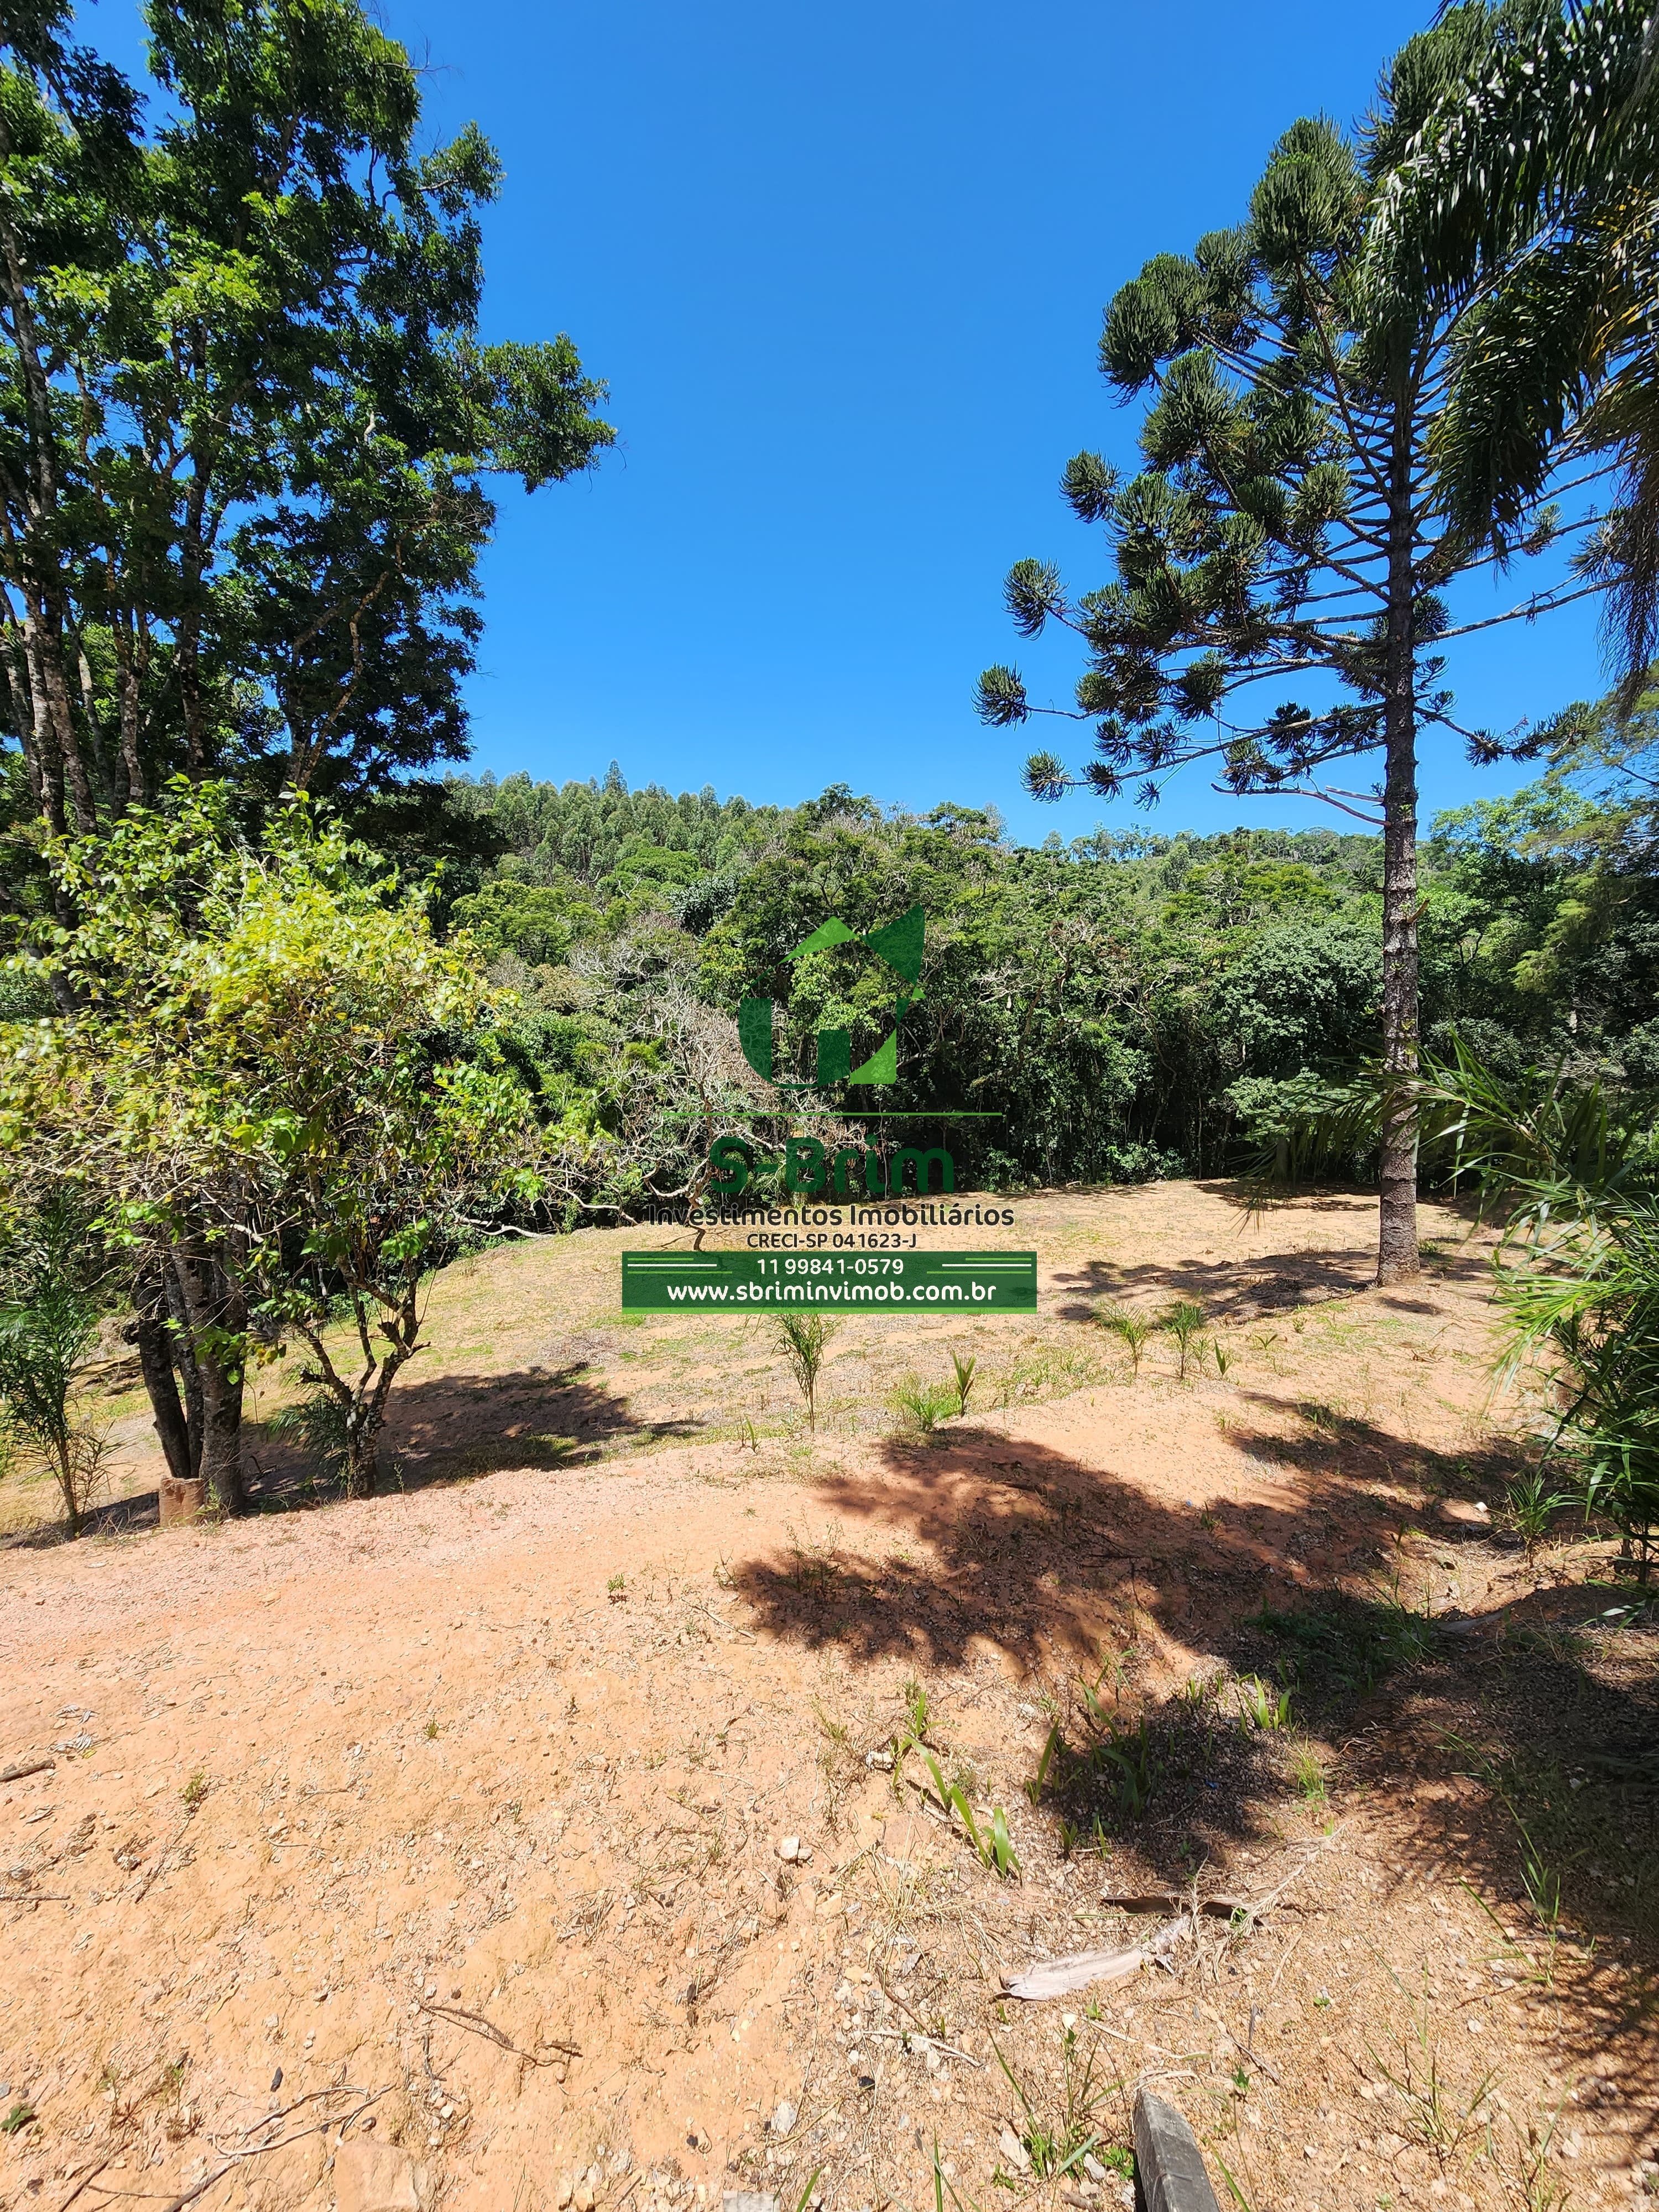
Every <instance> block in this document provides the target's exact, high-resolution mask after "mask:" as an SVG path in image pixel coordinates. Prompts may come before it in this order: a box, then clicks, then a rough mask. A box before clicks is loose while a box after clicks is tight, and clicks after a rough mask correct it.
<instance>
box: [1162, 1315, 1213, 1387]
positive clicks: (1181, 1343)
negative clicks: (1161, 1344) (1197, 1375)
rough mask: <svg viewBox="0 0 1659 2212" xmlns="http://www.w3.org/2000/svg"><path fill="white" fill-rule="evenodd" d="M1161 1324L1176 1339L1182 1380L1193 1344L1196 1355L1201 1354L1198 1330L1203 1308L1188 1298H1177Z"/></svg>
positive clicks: (1202, 1323) (1185, 1375)
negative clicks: (1196, 1350) (1196, 1349)
mask: <svg viewBox="0 0 1659 2212" xmlns="http://www.w3.org/2000/svg"><path fill="white" fill-rule="evenodd" d="M1163 1326H1164V1328H1166V1329H1167V1330H1168V1331H1169V1333H1170V1335H1171V1336H1172V1337H1174V1339H1175V1340H1176V1352H1177V1353H1178V1354H1179V1356H1180V1360H1181V1379H1182V1382H1183V1383H1184V1382H1185V1381H1186V1380H1187V1365H1188V1361H1189V1360H1191V1359H1192V1358H1194V1346H1198V1353H1197V1356H1198V1357H1199V1358H1202V1356H1203V1352H1202V1346H1201V1343H1200V1340H1199V1334H1198V1332H1199V1331H1200V1328H1203V1326H1204V1309H1203V1307H1202V1306H1199V1305H1194V1304H1193V1302H1192V1300H1191V1299H1190V1298H1177V1299H1176V1302H1175V1304H1173V1305H1172V1306H1171V1307H1170V1310H1169V1311H1168V1312H1167V1313H1166V1314H1165V1315H1164V1322H1163Z"/></svg>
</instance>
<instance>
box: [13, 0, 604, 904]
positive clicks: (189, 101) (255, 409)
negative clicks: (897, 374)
mask: <svg viewBox="0 0 1659 2212" xmlns="http://www.w3.org/2000/svg"><path fill="white" fill-rule="evenodd" d="M68 12H69V11H68V9H67V7H66V6H64V5H63V4H61V0H43V4H41V5H40V6H37V7H33V8H31V9H27V10H25V11H24V12H23V15H22V16H21V18H19V17H18V15H17V14H16V11H13V12H12V14H11V15H9V17H8V18H7V19H6V22H5V24H4V25H3V26H0V512H3V517H4V525H5V526H4V529H3V532H0V662H3V667H4V673H5V678H6V684H7V687H8V696H9V723H10V730H11V734H12V736H13V737H14V738H15V741H16V743H17V744H18V746H19V748H20V749H21V754H22V757H23V760H24V762H25V763H26V766H27V775H28V778H29V781H30V785H31V787H32V793H33V801H34V805H35V809H36V811H38V813H39V814H40V817H41V818H42V821H43V823H44V824H45V826H46V829H47V830H48V831H50V832H51V833H52V834H61V833H63V832H64V830H65V829H71V830H72V831H73V832H74V834H76V836H88V835H89V834H91V833H92V832H93V831H94V829H95V828H97V827H98V826H99V825H100V823H107V822H108V821H109V820H111V819H113V818H115V817H118V816H119V815H120V813H121V812H122V811H124V809H125V808H126V807H127V806H129V805H137V804H140V803H143V802H144V801H146V800H147V799H154V797H155V794H156V793H158V792H159V791H160V789H161V787H162V786H163V784H164V782H165V781H166V780H167V778H168V777H169V776H170V775H173V774H174V773H178V772H184V773H186V774H188V775H191V777H192V778H195V779H197V780H201V779H203V778H206V777H210V776H214V775H224V774H226V773H228V772H235V773H237V774H241V775H246V776H247V777H248V778H249V779H250V780H251V782H252V786H253V787H254V788H255V789H258V790H264V791H266V792H269V791H271V790H274V789H275V788H276V787H279V786H283V785H286V786H288V787H294V788H300V789H309V790H315V791H320V792H337V793H357V792H362V791H372V790H374V789H376V788H379V787H382V786H384V785H386V783H387V782H388V781H392V780H394V779H395V777H396V776H397V775H398V774H399V773H400V772H402V771H404V770H407V769H410V768H412V767H419V766H422V765H425V764H428V763H432V762H434V761H438V760H442V759H453V758H455V757H459V755H461V754H462V753H464V752H465V716H464V710H463V708H462V706H461V702H460V694H459V681H460V678H462V677H463V676H464V675H465V673H466V671H468V670H469V668H470V667H471V655H472V650H473V645H474V642H475V641H476V638H477V633H478V628H479V620H478V616H477V611H476V609H475V608H474V606H473V605H472V604H471V602H472V599H473V597H474V589H475V587H474V569H475V564H476V562H477V555H478V552H479V550H480V548H481V546H482V545H483V542H484V539H485V538H486V536H487V534H488V532H489V527H490V522H491V517H492V509H491V507H490V502H489V497H488V496H487V494H486V492H485V489H484V482H485V479H486V478H487V477H489V476H490V475H491V474H495V473H500V474H507V475H511V476H514V477H518V478H519V479H520V481H521V482H523V483H525V484H526V486H527V487H528V488H530V489H535V488H536V487H537V486H538V485H539V484H542V483H546V482H549V481H550V480H553V479H556V478H558V477H563V476H566V475H568V474H569V473H570V472H571V471H574V470H577V469H580V468H583V467H585V466H586V465H588V464H589V463H590V462H591V461H592V459H593V458H594V457H595V455H596V454H597V453H598V452H599V449H600V448H601V447H604V446H605V444H607V443H609V442H610V441H611V437H612V435H613V434H612V433H611V430H610V428H608V426H607V425H605V423H604V422H600V421H599V420H598V419H596V417H595V416H594V414H593V411H592V410H593V405H594V403H595V402H596V401H597V400H598V399H599V397H600V396H601V387H600V386H598V385H596V384H594V383H593V382H592V381H591V380H588V379H586V377H584V375H583V374H582V373H581V368H580V362H579V360H578V358H577V356H576V354H575V351H574V348H573V347H572V346H571V344H570V343H569V341H568V339H566V338H563V337H560V338H557V339H555V340H553V341H551V342H550V343H545V344H541V345H534V346H530V345H521V344H513V343H508V344H501V345H495V346H486V345H484V344H483V343H481V342H480V339H479V337H478V329H477V322H478V308H479V297H480V289H481V283H482V270H481V263H480V234H479V225H478V210H479V208H480V207H481V206H482V205H483V204H485V203H486V202H487V201H489V199H490V198H491V197H493V196H494V194H495V191H496V189H497V186H498V183H499V175H500V172H499V165H498V163H497V161H496V159H495V155H494V153H493V152H492V150H491V149H490V148H489V144H488V143H487V142H486V141H485V140H484V138H483V137H482V135H481V134H480V133H479V132H478V131H477V129H476V128H475V127H472V126H470V125H469V126H468V128H467V129H466V130H465V131H463V132H462V133H461V134H460V135H459V137H458V138H456V139H455V140H454V141H453V143H451V144H449V145H447V146H441V147H439V148H437V149H435V150H434V151H432V152H430V153H428V154H424V155H420V154H417V153H416V151H415V142H416V131H417V127H418V124H419V118H420V102H419V98H418V94H417V89H416V73H415V71H414V70H413V68H412V66H411V65H410V61H409V58H408V56H407V55H406V54H405V52H404V50H403V48H402V47H401V46H398V44H397V43H396V42H395V41H394V40H391V39H389V38H388V37H386V34H385V33H383V32H381V31H380V29H378V28H377V27H375V25H374V23H373V22H372V21H370V20H369V18H368V15H366V14H365V13H364V12H363V10H362V8H361V7H360V6H359V5H358V4H357V3H356V0H307V5H306V6H304V7H303V8H295V7H291V6H288V5H286V4H283V0H246V4H243V0H152V4H151V5H150V7H149V27H150V32H151V40H152V43H151V49H150V68H151V73H152V76H153V79H154V85H155V92H156V94H158V95H159V101H158V119H157V120H156V122H155V124H154V125H150V126H148V127H147V126H146V124H145V121H144V103H143V97H142V95H141V93H140V90H139V89H138V88H137V87H135V86H134V85H132V84H131V83H129V82H127V81H126V80H125V78H124V77H123V76H121V75H120V74H119V73H118V71H116V70H113V69H112V68H111V67H110V66H108V65H107V64H104V63H102V62H100V61H98V60H96V59H95V58H94V57H93V56H92V55H91V54H90V53H89V52H87V51H85V50H84V49H81V48H77V47H76V46H73V45H71V44H70V43H67V40H66V30H65V26H66V22H67V17H68ZM61 888H62V887H61V884H60V885H59V890H60V895H61ZM64 919H68V917H67V916H64Z"/></svg>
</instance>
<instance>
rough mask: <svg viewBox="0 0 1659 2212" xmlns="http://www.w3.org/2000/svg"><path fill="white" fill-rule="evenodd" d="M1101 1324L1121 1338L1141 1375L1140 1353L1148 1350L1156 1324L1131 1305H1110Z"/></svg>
mask: <svg viewBox="0 0 1659 2212" xmlns="http://www.w3.org/2000/svg"><path fill="white" fill-rule="evenodd" d="M1100 1324H1101V1327H1102V1328H1106V1329H1109V1330H1110V1331H1111V1333H1112V1334H1113V1335H1114V1336H1115V1337H1118V1338H1120V1339H1121V1341H1122V1344H1123V1348H1124V1350H1125V1351H1126V1352H1127V1353H1128V1355H1129V1360H1130V1364H1131V1367H1132V1369H1133V1372H1134V1373H1135V1374H1136V1375H1139V1372H1140V1355H1141V1353H1142V1352H1144V1351H1145V1350H1146V1340H1147V1338H1148V1337H1149V1336H1150V1335H1151V1334H1152V1329H1153V1326H1154V1324H1153V1323H1152V1322H1150V1321H1148V1320H1147V1319H1146V1316H1145V1315H1144V1314H1138V1313H1136V1312H1135V1311H1134V1310H1133V1308H1131V1307H1129V1306H1109V1307H1108V1308H1107V1309H1106V1310H1105V1312H1104V1313H1103V1314H1102V1316H1100Z"/></svg>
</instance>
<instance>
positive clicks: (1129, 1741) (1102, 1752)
mask: <svg viewBox="0 0 1659 2212" xmlns="http://www.w3.org/2000/svg"><path fill="white" fill-rule="evenodd" d="M1089 1755H1090V1758H1091V1759H1093V1760H1095V1761H1096V1762H1097V1764H1099V1765H1104V1766H1109V1767H1110V1768H1111V1770H1112V1775H1113V1784H1112V1787H1113V1794H1114V1795H1115V1797H1116V1799H1117V1802H1118V1804H1119V1806H1120V1808H1121V1809H1122V1811H1124V1812H1125V1813H1127V1814H1128V1815H1129V1817H1130V1819H1131V1820H1139V1818H1140V1816H1141V1814H1143V1813H1145V1811H1146V1808H1147V1806H1148V1805H1150V1804H1151V1802H1152V1784H1153V1781H1154V1779H1155V1778H1156V1775H1157V1771H1158V1769H1157V1762H1156V1760H1155V1759H1154V1757H1153V1754H1152V1737H1151V1735H1149V1733H1148V1732H1147V1728H1146V1715H1145V1714H1144V1713H1143V1714H1142V1716H1141V1717H1140V1722H1139V1725H1138V1726H1137V1727H1135V1728H1133V1729H1127V1728H1121V1727H1119V1726H1116V1725H1114V1726H1113V1728H1112V1729H1111V1732H1110V1734H1109V1735H1108V1737H1107V1739H1106V1741H1104V1742H1103V1743H1097V1745H1096V1746H1095V1747H1094V1749H1093V1750H1092V1751H1091V1753H1090V1754H1089Z"/></svg>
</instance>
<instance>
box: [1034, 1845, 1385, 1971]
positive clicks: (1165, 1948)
mask: <svg viewBox="0 0 1659 2212" xmlns="http://www.w3.org/2000/svg"><path fill="white" fill-rule="evenodd" d="M1340 1833H1341V1830H1340V1828H1333V1829H1332V1831H1331V1832H1330V1834H1329V1835H1328V1836H1322V1837H1321V1838H1320V1839H1319V1841H1318V1843H1317V1844H1315V1845H1314V1847H1313V1848H1312V1850H1309V1851H1306V1852H1304V1855H1303V1857H1301V1858H1300V1859H1299V1860H1298V1861H1297V1863H1296V1864H1295V1865H1294V1866H1293V1867H1292V1868H1291V1870H1290V1872H1289V1873H1288V1874H1287V1875H1285V1878H1284V1880H1283V1881H1280V1882H1278V1883H1276V1884H1275V1885H1274V1887H1273V1888H1272V1889H1270V1890H1269V1891H1268V1892H1267V1895H1266V1896H1265V1897H1263V1898H1261V1899H1259V1900H1257V1901H1256V1902H1255V1903H1254V1904H1253V1903H1252V1902H1251V1901H1250V1899H1249V1898H1243V1897H1211V1898H1200V1897H1198V1896H1197V1895H1196V1894H1195V1893H1193V1892H1189V1893H1188V1894H1187V1895H1186V1896H1184V1897H1183V1896H1182V1895H1181V1894H1179V1893H1177V1892H1176V1891H1173V1890H1170V1891H1156V1892H1151V1893H1143V1892H1135V1893H1132V1894H1131V1893H1126V1894H1124V1895H1122V1896H1118V1897H1110V1896H1109V1897H1108V1898H1107V1899H1105V1900H1104V1901H1105V1902H1106V1903H1107V1904H1109V1905H1119V1906H1120V1907H1121V1910H1123V1911H1126V1912H1139V1911H1152V1912H1156V1911H1162V1910H1164V1909H1165V1908H1166V1907H1167V1906H1168V1905H1176V1906H1178V1907H1180V1908H1181V1909H1180V1914H1179V1917H1178V1918H1176V1919H1174V1920H1171V1921H1170V1923H1169V1924H1168V1925H1167V1926H1166V1927H1164V1928H1161V1929H1159V1930H1158V1934H1157V1935H1156V1936H1153V1937H1152V1939H1151V1941H1150V1942H1146V1943H1139V1944H1136V1945H1134V1946H1133V1948H1130V1949H1128V1950H1124V1951H1073V1953H1071V1954H1070V1955H1069V1956H1068V1957H1066V1958H1064V1959H1050V1960H1046V1961H1045V1962H1044V1963H1043V1964H1042V1965H1041V1966H1030V1967H1028V1968H1027V1969H1026V1971H1025V1972H1024V1973H1023V1974H1021V1975H1018V1977H1016V1978H1015V1979H1013V1980H1012V1981H1009V1980H1006V1979H1005V1981H1004V1983H1003V1988H1002V1994H1003V1996H1008V1997H1018V1998H1019V1999H1020V2000H1021V2001H1022V2002H1024V2003H1027V2004H1031V2003H1040V2002H1042V2000H1043V1999H1044V1998H1046V1997H1063V1996H1069V1995H1070V1993H1071V1991H1072V1990H1081V1989H1086V1988H1087V1987H1088V1985H1089V1984H1090V1983H1091V1982H1118V1981H1123V1980H1125V1979H1127V1977H1128V1976H1129V1975H1131V1974H1135V1973H1139V1971H1140V1969H1141V1968H1142V1967H1143V1966H1169V1965H1170V1953H1171V1952H1173V1951H1174V1950H1176V1948H1177V1947H1178V1946H1179V1945H1180V1944H1181V1943H1182V1942H1184V1941H1186V1940H1188V1938H1191V1937H1194V1936H1196V1935H1197V1933H1198V1923H1199V1920H1200V1917H1202V1916H1204V1915H1206V1914H1207V1915H1209V1916H1210V1917H1212V1918H1215V1919H1219V1918H1220V1917H1222V1916H1223V1915H1224V1914H1225V1917H1226V1918H1227V1919H1228V1920H1229V1921H1232V1922H1236V1921H1237V1918H1238V1916H1239V1915H1240V1914H1241V1913H1242V1914H1243V1927H1242V1928H1241V1929H1239V1933H1240V1934H1241V1935H1249V1933H1250V1931H1251V1930H1252V1929H1255V1928H1257V1927H1259V1926H1260V1925H1261V1922H1262V1921H1263V1920H1264V1919H1266V1917H1267V1915H1268V1913H1270V1912H1271V1911H1273V1910H1274V1908H1275V1907H1276V1906H1277V1905H1279V1902H1280V1901H1281V1899H1283V1897H1284V1895H1285V1891H1286V1890H1287V1889H1289V1887H1291V1883H1292V1882H1294V1881H1299V1880H1300V1879H1301V1877H1302V1876H1303V1875H1304V1874H1306V1872H1307V1871H1308V1869H1309V1868H1310V1866H1311V1865H1312V1864H1313V1863H1314V1861H1315V1860H1316V1858H1317V1857H1319V1855H1320V1853H1321V1852H1322V1850H1326V1849H1327V1848H1328V1846H1329V1845H1330V1844H1333V1843H1334V1842H1335V1840H1336V1838H1337V1837H1338V1836H1339V1835H1340Z"/></svg>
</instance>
